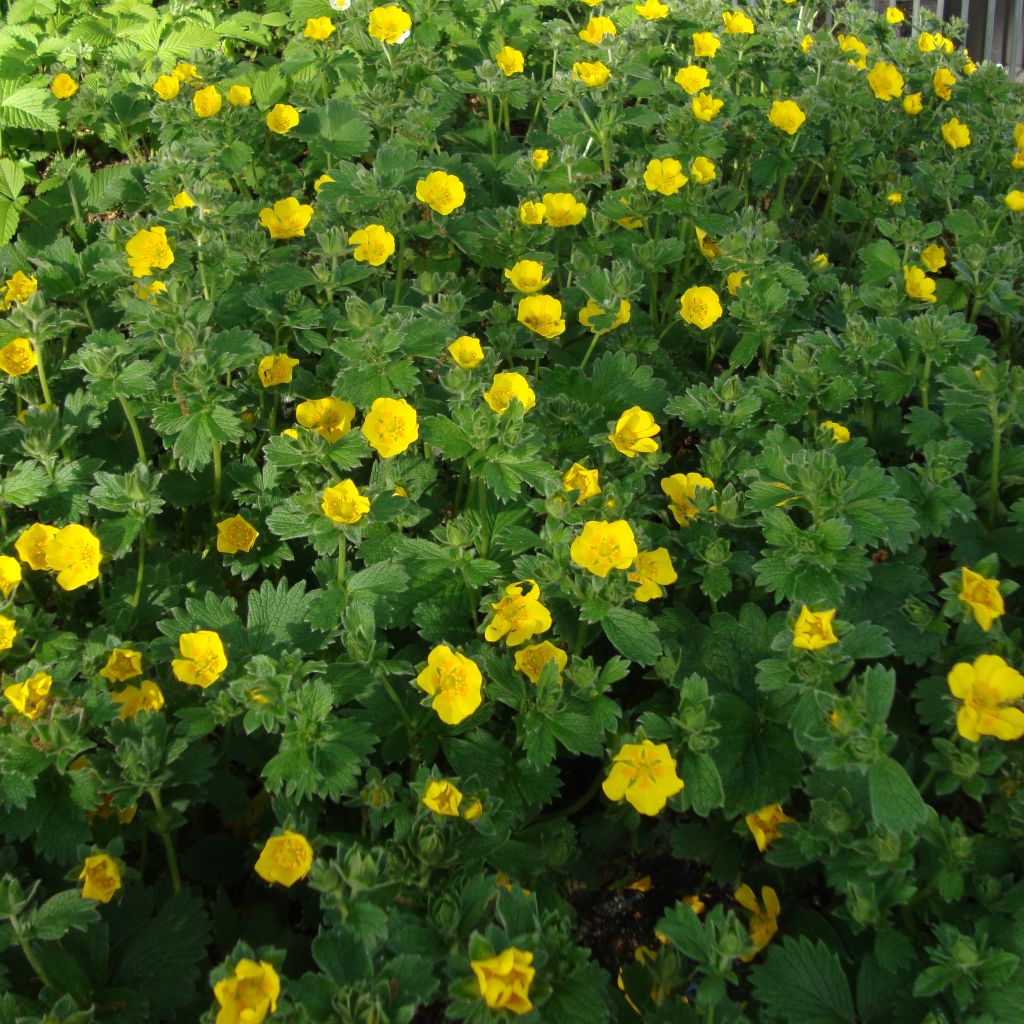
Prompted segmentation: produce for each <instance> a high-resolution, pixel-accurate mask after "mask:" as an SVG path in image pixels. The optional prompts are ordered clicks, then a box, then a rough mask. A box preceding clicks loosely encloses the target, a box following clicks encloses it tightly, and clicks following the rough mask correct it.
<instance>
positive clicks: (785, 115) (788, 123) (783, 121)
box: [768, 100, 807, 135]
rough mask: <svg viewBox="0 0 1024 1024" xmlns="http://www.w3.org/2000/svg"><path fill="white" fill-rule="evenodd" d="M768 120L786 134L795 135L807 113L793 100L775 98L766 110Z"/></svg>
mask: <svg viewBox="0 0 1024 1024" xmlns="http://www.w3.org/2000/svg"><path fill="white" fill-rule="evenodd" d="M768 120H769V121H770V122H771V123H772V124H773V125H774V126H775V127H776V128H778V129H779V131H780V132H785V133H786V134H787V135H795V134H796V133H797V131H798V130H799V128H800V126H801V125H802V124H803V123H804V121H806V120H807V115H806V114H805V113H804V112H803V111H802V110H801V109H800V107H799V105H798V104H796V103H795V102H794V101H793V100H775V102H774V103H772V106H771V109H770V110H769V111H768Z"/></svg>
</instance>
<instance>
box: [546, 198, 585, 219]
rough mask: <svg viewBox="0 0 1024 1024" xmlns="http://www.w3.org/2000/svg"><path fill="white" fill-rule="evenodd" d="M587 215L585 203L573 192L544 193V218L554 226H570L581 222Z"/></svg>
mask: <svg viewBox="0 0 1024 1024" xmlns="http://www.w3.org/2000/svg"><path fill="white" fill-rule="evenodd" d="M586 215H587V207H586V204H585V203H581V202H580V201H579V200H578V199H577V198H576V197H575V196H574V195H573V194H572V193H571V192H554V193H552V192H545V193H544V219H545V220H546V221H547V222H548V224H549V225H550V226H551V227H553V228H568V227H572V226H573V225H575V224H579V222H580V221H581V220H583V218H584V217H585V216H586Z"/></svg>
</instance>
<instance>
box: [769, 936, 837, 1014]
mask: <svg viewBox="0 0 1024 1024" xmlns="http://www.w3.org/2000/svg"><path fill="white" fill-rule="evenodd" d="M751 978H752V980H753V983H754V992H755V993H756V995H757V997H758V999H759V1000H760V1001H761V1002H762V1003H763V1004H764V1007H765V1010H766V1012H767V1013H768V1015H769V1016H770V1017H771V1018H773V1019H776V1020H782V1021H800V1024H855V1021H856V1020H857V1017H856V1014H855V1013H854V1010H853V996H852V995H851V993H850V983H849V981H847V979H846V975H845V974H844V973H843V968H842V966H841V964H840V962H839V957H838V956H837V955H836V954H835V953H834V952H833V951H832V950H831V949H829V947H828V946H826V945H825V943H823V942H820V941H819V942H811V940H810V939H808V938H807V937H806V936H800V937H799V938H797V939H793V938H786V939H783V941H782V942H780V943H778V944H777V945H772V946H771V947H770V949H769V950H768V955H767V957H766V958H765V961H764V963H763V964H761V965H760V966H759V967H756V968H755V969H754V970H753V971H752V972H751Z"/></svg>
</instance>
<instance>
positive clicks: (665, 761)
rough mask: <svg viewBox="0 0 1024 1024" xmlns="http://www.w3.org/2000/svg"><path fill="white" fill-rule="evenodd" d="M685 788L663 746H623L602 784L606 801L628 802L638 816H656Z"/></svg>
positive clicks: (674, 764) (674, 763) (644, 744)
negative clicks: (639, 814)
mask: <svg viewBox="0 0 1024 1024" xmlns="http://www.w3.org/2000/svg"><path fill="white" fill-rule="evenodd" d="M683 788H684V783H683V780H682V779H681V778H679V776H678V774H676V759H675V758H674V757H673V756H672V755H671V754H670V753H669V749H668V745H667V744H665V743H652V742H651V741H650V740H642V741H641V742H640V743H624V744H623V745H622V747H621V748H620V750H619V752H618V753H617V754H616V755H615V758H614V760H613V763H612V769H611V771H610V772H609V773H608V778H606V779H605V780H604V782H603V783H602V784H601V789H602V790H603V791H604V795H605V796H606V797H608V799H609V800H614V801H615V802H618V801H620V800H623V799H624V800H626V801H628V802H629V803H630V804H631V805H632V806H633V808H634V809H635V810H637V811H639V812H640V813H641V814H646V815H650V816H653V815H655V814H658V813H659V812H660V811H661V810H662V809H663V808H664V807H665V804H666V803H668V801H669V800H670V799H671V798H672V797H674V796H675V795H676V794H677V793H679V792H681V791H682V790H683Z"/></svg>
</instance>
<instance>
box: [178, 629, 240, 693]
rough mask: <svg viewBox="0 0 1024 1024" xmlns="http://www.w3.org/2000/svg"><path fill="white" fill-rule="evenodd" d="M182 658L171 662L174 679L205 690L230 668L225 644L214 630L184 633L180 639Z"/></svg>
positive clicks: (179, 646)
mask: <svg viewBox="0 0 1024 1024" xmlns="http://www.w3.org/2000/svg"><path fill="white" fill-rule="evenodd" d="M178 649H179V650H180V651H181V657H180V658H175V659H174V660H173V661H172V662H171V671H172V672H173V673H174V678H175V679H177V680H179V681H180V682H182V683H186V684H188V685H189V686H199V687H202V688H203V689H204V690H205V689H206V688H207V687H208V686H210V685H211V684H212V683H215V682H216V681H217V680H218V679H219V678H220V677H221V674H222V673H223V672H224V669H226V668H227V667H228V659H227V655H226V654H225V653H224V644H223V643H222V642H221V639H220V637H219V636H218V635H217V634H216V633H215V632H214V631H213V630H212V629H200V630H198V631H197V632H195V633H182V634H181V636H180V637H179V638H178Z"/></svg>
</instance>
